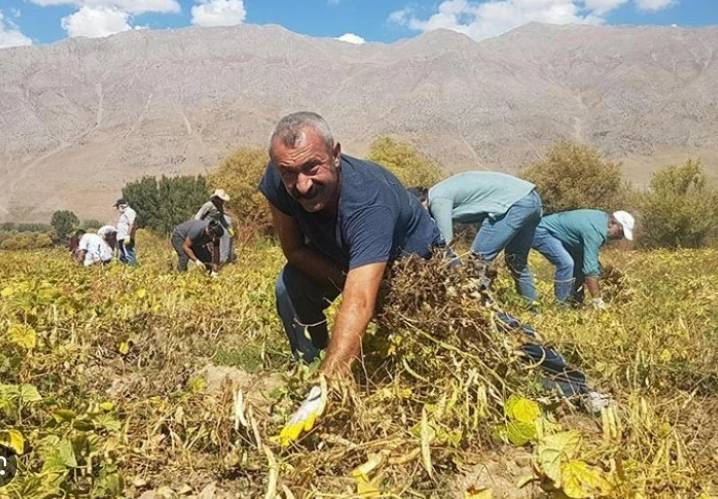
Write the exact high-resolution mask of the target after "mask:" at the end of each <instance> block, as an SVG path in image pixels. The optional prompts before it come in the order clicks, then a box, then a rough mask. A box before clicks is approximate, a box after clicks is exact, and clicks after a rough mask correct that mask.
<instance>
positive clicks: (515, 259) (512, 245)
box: [471, 191, 543, 302]
mask: <svg viewBox="0 0 718 499" xmlns="http://www.w3.org/2000/svg"><path fill="white" fill-rule="evenodd" d="M542 212H543V208H542V204H541V196H539V194H538V192H536V191H531V192H530V193H529V194H527V195H526V196H524V197H523V198H521V199H519V200H518V201H517V202H516V203H514V204H513V205H512V206H511V207H510V208H509V209H508V211H507V212H506V213H504V214H503V215H501V216H499V217H492V216H487V217H486V218H485V219H484V220H483V222H481V227H480V228H479V233H478V234H476V238H475V239H474V242H473V244H472V245H471V251H472V252H473V253H474V254H475V255H476V256H478V257H479V258H481V259H482V260H484V261H485V262H491V261H493V260H494V259H495V258H496V257H497V256H498V255H499V253H501V251H504V258H505V259H506V265H507V266H508V268H509V270H510V271H511V277H513V279H514V282H515V283H516V290H517V291H518V292H519V294H520V295H521V296H522V297H523V298H524V299H525V300H526V301H528V302H533V301H535V300H536V299H537V297H538V295H537V294H536V287H535V286H534V279H533V275H532V274H531V269H529V266H528V257H529V251H530V250H531V243H532V242H533V240H534V232H535V231H536V226H537V225H538V224H539V222H540V221H541V214H542Z"/></svg>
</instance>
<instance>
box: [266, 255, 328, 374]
mask: <svg viewBox="0 0 718 499" xmlns="http://www.w3.org/2000/svg"><path fill="white" fill-rule="evenodd" d="M274 291H275V296H276V299H277V312H278V313H279V317H280V318H281V319H282V324H283V325H284V332H285V333H286V334H287V338H289V346H290V347H291V349H292V354H293V355H294V358H295V359H297V360H299V359H302V360H304V361H305V362H312V361H313V360H314V359H315V358H316V357H317V355H319V352H320V351H321V350H323V349H325V348H326V347H327V345H328V344H329V333H328V331H327V322H326V319H327V318H326V316H325V315H324V310H326V308H327V307H329V305H331V303H332V302H333V301H334V299H335V298H336V297H337V296H339V293H340V290H339V289H338V288H336V287H335V288H331V287H329V286H322V285H320V284H318V283H317V282H316V281H314V280H312V279H311V278H310V277H309V276H308V275H307V274H305V273H304V272H302V271H300V270H298V269H296V268H295V267H292V266H291V265H289V264H287V265H285V266H284V269H283V270H282V272H281V273H280V274H279V277H278V278H277V283H276V286H275V289H274Z"/></svg>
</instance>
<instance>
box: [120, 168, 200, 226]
mask: <svg viewBox="0 0 718 499" xmlns="http://www.w3.org/2000/svg"><path fill="white" fill-rule="evenodd" d="M122 197H123V198H125V199H126V200H127V202H128V203H129V204H130V206H132V208H133V209H134V210H135V211H137V222H136V224H137V227H145V228H148V229H150V230H152V231H155V232H158V233H160V234H169V233H170V232H171V231H172V229H174V227H175V226H176V225H178V224H180V223H182V222H184V221H185V220H188V219H190V218H192V217H193V216H194V214H195V213H196V212H197V210H199V208H200V206H202V204H204V203H205V202H206V201H207V200H208V199H209V192H208V189H207V181H206V179H205V178H204V177H203V176H201V175H198V176H196V177H192V176H182V177H166V176H164V175H163V176H162V177H161V178H160V179H159V180H158V179H157V178H156V177H142V178H141V179H139V180H137V181H134V182H130V183H129V184H127V185H125V187H123V188H122Z"/></svg>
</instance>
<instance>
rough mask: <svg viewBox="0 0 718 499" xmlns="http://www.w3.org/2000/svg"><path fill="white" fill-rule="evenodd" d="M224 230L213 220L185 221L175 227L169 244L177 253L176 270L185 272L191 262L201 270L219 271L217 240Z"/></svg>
mask: <svg viewBox="0 0 718 499" xmlns="http://www.w3.org/2000/svg"><path fill="white" fill-rule="evenodd" d="M222 234H224V229H223V228H222V226H221V225H220V224H219V222H217V221H215V220H194V219H192V220H187V221H186V222H183V223H181V224H179V225H178V226H177V227H175V229H174V231H172V236H171V238H170V242H171V243H172V247H173V248H174V250H175V251H176V252H177V257H178V262H177V270H179V271H180V272H185V271H186V270H187V264H188V263H189V262H192V263H193V264H195V265H196V266H197V267H199V268H200V269H201V270H205V271H212V273H213V274H214V273H216V272H217V271H218V270H219V239H220V238H221V237H222Z"/></svg>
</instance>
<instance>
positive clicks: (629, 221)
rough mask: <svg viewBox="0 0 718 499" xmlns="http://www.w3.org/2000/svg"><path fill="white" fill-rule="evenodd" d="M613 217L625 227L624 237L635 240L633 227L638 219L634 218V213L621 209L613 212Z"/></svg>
mask: <svg viewBox="0 0 718 499" xmlns="http://www.w3.org/2000/svg"><path fill="white" fill-rule="evenodd" d="M613 218H615V219H616V221H617V222H618V223H619V224H621V226H622V227H623V237H625V238H626V239H628V240H629V241H633V228H634V227H635V225H636V219H635V218H633V215H631V214H630V213H628V212H627V211H623V210H619V211H614V212H613Z"/></svg>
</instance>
